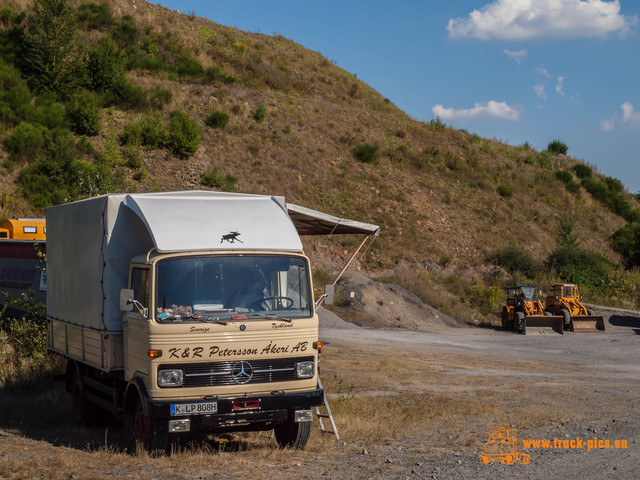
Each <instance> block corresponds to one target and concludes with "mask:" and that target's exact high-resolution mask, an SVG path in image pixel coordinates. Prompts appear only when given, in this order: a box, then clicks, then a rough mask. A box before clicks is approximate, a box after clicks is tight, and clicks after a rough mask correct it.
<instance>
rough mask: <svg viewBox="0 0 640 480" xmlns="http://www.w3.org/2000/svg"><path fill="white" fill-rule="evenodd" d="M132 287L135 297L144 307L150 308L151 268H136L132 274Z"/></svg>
mask: <svg viewBox="0 0 640 480" xmlns="http://www.w3.org/2000/svg"><path fill="white" fill-rule="evenodd" d="M131 289H132V290H133V298H134V299H135V300H137V301H139V302H140V303H141V304H142V306H143V307H145V308H149V270H148V269H146V268H134V269H133V272H132V275H131Z"/></svg>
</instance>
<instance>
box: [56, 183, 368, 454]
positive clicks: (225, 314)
mask: <svg viewBox="0 0 640 480" xmlns="http://www.w3.org/2000/svg"><path fill="white" fill-rule="evenodd" d="M46 221H47V230H48V231H47V317H48V320H49V327H48V329H49V330H48V340H47V345H48V349H49V350H50V351H52V352H56V353H58V354H61V355H63V356H64V357H66V358H67V359H68V363H67V370H66V377H65V378H66V380H65V387H66V390H67V391H68V392H70V393H71V394H72V399H73V407H74V416H75V420H76V421H77V422H78V423H79V424H82V425H90V424H91V423H92V422H93V421H95V420H96V418H97V416H98V415H100V414H101V413H102V412H104V411H107V412H110V413H112V414H115V415H117V416H121V417H122V418H123V421H124V429H125V430H124V431H125V433H126V434H131V438H133V439H134V440H136V441H137V442H138V443H139V444H140V445H142V446H143V447H144V448H146V449H147V450H148V451H150V452H153V453H159V452H164V451H166V450H167V448H168V446H169V445H170V441H171V439H172V438H174V437H177V436H186V435H204V434H209V433H213V434H220V433H224V432H230V431H259V430H271V429H273V430H274V433H275V438H276V440H277V442H278V444H279V445H281V446H289V447H294V448H302V447H304V446H305V444H306V443H307V441H308V439H309V435H310V432H311V421H312V420H313V407H314V406H317V405H320V404H322V402H323V399H324V396H323V391H322V389H321V388H320V387H319V381H318V353H319V349H320V347H321V344H319V342H318V317H317V315H316V312H315V305H314V299H313V293H312V291H313V290H312V284H311V268H310V266H309V260H308V259H307V257H305V255H304V253H303V248H302V243H301V240H300V236H299V233H303V234H327V233H364V234H365V235H370V234H377V231H378V230H377V229H378V227H377V226H375V225H370V224H365V223H361V222H353V221H349V220H344V219H339V218H336V217H332V216H330V215H326V214H322V213H320V212H316V211H314V210H309V209H306V208H303V207H297V206H295V205H286V204H285V202H284V199H282V198H281V197H270V196H261V195H246V194H225V193H217V192H203V191H189V192H168V193H150V194H131V195H127V194H109V195H103V196H100V197H96V198H91V199H87V200H82V201H78V202H73V203H68V204H64V205H59V206H55V207H50V208H48V209H47V213H46Z"/></svg>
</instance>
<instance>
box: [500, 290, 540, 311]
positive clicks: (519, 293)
mask: <svg viewBox="0 0 640 480" xmlns="http://www.w3.org/2000/svg"><path fill="white" fill-rule="evenodd" d="M535 299H536V287H535V285H533V286H525V285H519V286H517V287H509V288H507V305H508V306H513V307H522V305H523V304H524V302H525V300H526V301H528V302H533V301H535Z"/></svg>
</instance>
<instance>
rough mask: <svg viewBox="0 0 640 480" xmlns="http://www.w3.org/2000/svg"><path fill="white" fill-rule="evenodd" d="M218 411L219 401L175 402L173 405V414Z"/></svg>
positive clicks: (197, 413)
mask: <svg viewBox="0 0 640 480" xmlns="http://www.w3.org/2000/svg"><path fill="white" fill-rule="evenodd" d="M217 411H218V402H205V403H202V402H201V403H174V404H172V405H171V416H172V417H174V416H180V415H209V414H210V413H216V412H217Z"/></svg>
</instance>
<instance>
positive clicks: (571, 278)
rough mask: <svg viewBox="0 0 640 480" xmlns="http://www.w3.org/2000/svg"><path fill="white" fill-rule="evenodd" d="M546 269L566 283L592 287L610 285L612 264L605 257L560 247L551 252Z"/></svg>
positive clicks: (586, 251) (578, 249)
mask: <svg viewBox="0 0 640 480" xmlns="http://www.w3.org/2000/svg"><path fill="white" fill-rule="evenodd" d="M546 267H547V268H548V269H549V270H552V271H554V272H556V274H557V275H558V276H559V277H560V278H562V279H563V280H564V281H566V282H572V283H577V284H579V285H586V286H590V287H603V286H606V285H607V284H608V283H609V277H610V275H611V269H612V267H611V263H610V262H609V260H607V258H606V257H605V256H604V255H601V254H599V253H596V252H590V251H588V250H584V249H581V248H577V247H560V248H557V249H556V250H554V251H553V252H551V255H549V258H548V259H547V261H546Z"/></svg>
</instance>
